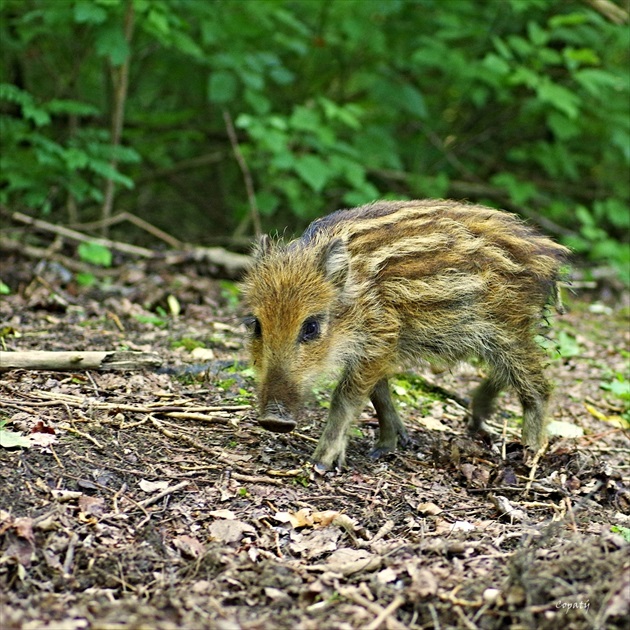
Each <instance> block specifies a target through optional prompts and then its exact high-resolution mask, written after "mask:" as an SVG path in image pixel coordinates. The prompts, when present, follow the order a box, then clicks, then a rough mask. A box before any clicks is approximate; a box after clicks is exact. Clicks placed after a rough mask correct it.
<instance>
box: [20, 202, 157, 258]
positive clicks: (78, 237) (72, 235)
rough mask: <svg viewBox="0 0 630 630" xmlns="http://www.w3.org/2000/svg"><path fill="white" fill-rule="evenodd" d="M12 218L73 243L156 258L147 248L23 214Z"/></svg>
mask: <svg viewBox="0 0 630 630" xmlns="http://www.w3.org/2000/svg"><path fill="white" fill-rule="evenodd" d="M10 216H11V218H12V219H13V220H14V221H16V222H18V223H25V224H26V225H30V226H31V227H34V228H37V229H40V230H44V231H45V232H52V233H53V234H58V235H59V236H63V237H64V238H69V239H70V240H72V241H79V242H80V243H98V244H99V245H102V246H103V247H107V248H108V249H114V250H116V251H119V252H124V253H125V254H132V255H134V256H140V257H141V258H154V257H155V253H154V252H153V251H151V250H150V249H146V247H137V246H136V245H129V244H128V243H119V242H117V241H112V240H111V239H109V238H94V237H93V236H86V235H85V234H81V232H77V231H75V230H70V229H68V228H65V227H63V226H61V225H53V224H52V223H49V222H48V221H42V220H41V219H33V217H29V216H28V215H26V214H22V213H21V212H12V213H11V215H10Z"/></svg>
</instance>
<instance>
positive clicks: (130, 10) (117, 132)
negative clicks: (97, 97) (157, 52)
mask: <svg viewBox="0 0 630 630" xmlns="http://www.w3.org/2000/svg"><path fill="white" fill-rule="evenodd" d="M133 26H134V3H133V2H132V0H127V11H126V12H125V24H124V35H125V41H126V42H127V45H128V46H129V54H128V55H127V57H126V58H125V61H124V62H123V64H122V66H120V67H115V66H113V65H112V82H113V84H114V111H113V112H112V140H111V144H112V146H113V147H118V146H119V145H120V138H121V135H122V128H123V120H124V117H125V102H126V100H127V88H128V86H129V64H130V59H131V46H130V44H131V38H132V36H133ZM109 165H110V167H111V168H112V169H115V168H116V167H117V166H118V159H117V158H115V157H112V159H111V160H110V163H109ZM115 189H116V184H115V182H114V180H113V179H112V178H111V177H110V178H108V179H107V181H106V182H105V195H104V200H103V208H102V212H101V215H102V217H103V219H104V220H105V221H107V219H109V218H110V217H111V216H112V207H113V205H114V191H115ZM101 231H102V234H103V235H106V234H107V224H103V228H102V230H101Z"/></svg>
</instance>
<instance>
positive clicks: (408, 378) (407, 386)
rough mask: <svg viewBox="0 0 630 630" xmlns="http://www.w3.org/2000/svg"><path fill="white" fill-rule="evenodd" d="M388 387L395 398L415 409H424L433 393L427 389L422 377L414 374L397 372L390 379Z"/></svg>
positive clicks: (433, 397)
mask: <svg viewBox="0 0 630 630" xmlns="http://www.w3.org/2000/svg"><path fill="white" fill-rule="evenodd" d="M390 387H391V390H392V392H393V394H394V395H395V397H396V399H397V400H398V401H399V402H400V403H403V404H405V405H409V406H410V407H414V408H415V409H420V410H421V411H422V410H426V407H427V405H429V404H430V403H431V400H433V399H435V397H436V396H435V394H434V393H431V392H430V391H428V388H427V385H426V383H425V381H424V379H423V378H421V377H420V376H416V375H415V374H398V375H397V376H395V377H394V378H393V379H391V381H390Z"/></svg>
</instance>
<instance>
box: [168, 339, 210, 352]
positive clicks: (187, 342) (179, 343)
mask: <svg viewBox="0 0 630 630" xmlns="http://www.w3.org/2000/svg"><path fill="white" fill-rule="evenodd" d="M205 347H206V344H205V343H203V341H198V340H197V339H191V338H190V337H183V338H182V339H177V340H175V341H171V348H173V349H175V348H184V349H185V350H186V351H187V352H192V351H193V350H194V349H195V348H205Z"/></svg>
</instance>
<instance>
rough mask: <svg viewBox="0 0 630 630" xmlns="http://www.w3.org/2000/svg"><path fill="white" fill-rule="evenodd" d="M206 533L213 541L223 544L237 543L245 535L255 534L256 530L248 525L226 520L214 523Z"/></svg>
mask: <svg viewBox="0 0 630 630" xmlns="http://www.w3.org/2000/svg"><path fill="white" fill-rule="evenodd" d="M208 531H209V533H210V536H211V537H212V538H213V539H214V540H219V541H221V542H225V543H234V542H238V541H239V540H240V539H241V538H243V536H244V535H245V534H255V533H256V530H255V529H254V528H253V527H252V526H251V525H250V524H249V523H245V522H243V521H237V520H228V519H221V520H218V521H214V523H212V524H211V525H210V527H209V528H208Z"/></svg>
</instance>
